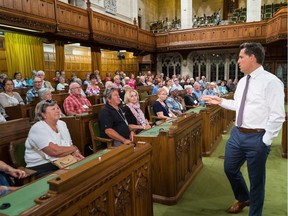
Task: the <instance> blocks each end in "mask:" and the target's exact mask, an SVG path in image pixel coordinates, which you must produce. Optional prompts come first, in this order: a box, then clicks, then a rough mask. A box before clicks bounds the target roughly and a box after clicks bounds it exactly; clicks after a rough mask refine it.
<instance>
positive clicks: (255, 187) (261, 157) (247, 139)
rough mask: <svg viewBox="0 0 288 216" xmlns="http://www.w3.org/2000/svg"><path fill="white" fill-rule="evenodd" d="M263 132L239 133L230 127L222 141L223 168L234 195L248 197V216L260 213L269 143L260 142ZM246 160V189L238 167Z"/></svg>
mask: <svg viewBox="0 0 288 216" xmlns="http://www.w3.org/2000/svg"><path fill="white" fill-rule="evenodd" d="M264 133H265V132H260V133H242V132H240V131H239V129H238V128H237V127H234V128H233V129H232V132H231V136H230V138H229V140H228V141H227V144H226V150H225V161H224V170H225V173H226V176H227V177H228V179H229V181H230V184H231V187H232V190H233V193H234V196H235V199H236V200H238V201H240V202H242V201H246V200H250V209H249V216H261V215H262V209H263V204H264V195H265V178H266V160H267V157H268V155H269V152H270V146H266V145H265V144H264V143H263V142H262V137H263V135H264ZM245 161H247V168H248V174H249V180H250V193H249V190H248V188H247V185H246V182H245V180H244V178H243V176H242V173H241V171H240V168H241V166H242V165H243V164H244V162H245Z"/></svg>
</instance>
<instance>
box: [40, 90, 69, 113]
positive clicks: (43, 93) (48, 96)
mask: <svg viewBox="0 0 288 216" xmlns="http://www.w3.org/2000/svg"><path fill="white" fill-rule="evenodd" d="M38 96H39V98H40V101H43V100H46V101H51V100H52V92H51V90H50V89H48V88H41V89H40V90H39V91H38ZM36 112H37V110H36V109H35V113H36ZM60 117H61V118H62V117H65V115H64V113H63V112H62V110H61V109H60Z"/></svg>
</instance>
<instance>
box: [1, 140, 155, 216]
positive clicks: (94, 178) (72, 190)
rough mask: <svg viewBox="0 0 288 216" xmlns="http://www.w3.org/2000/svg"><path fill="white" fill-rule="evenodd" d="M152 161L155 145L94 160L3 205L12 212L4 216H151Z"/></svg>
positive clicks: (27, 188)
mask: <svg viewBox="0 0 288 216" xmlns="http://www.w3.org/2000/svg"><path fill="white" fill-rule="evenodd" d="M99 156H100V157H101V158H99ZM150 160H151V146H150V145H149V144H142V145H137V147H136V148H135V149H134V145H122V146H120V147H117V148H113V149H111V150H110V151H107V150H106V151H105V152H104V153H102V154H101V155H99V154H94V155H91V156H90V157H88V158H86V159H84V161H80V162H78V163H79V164H78V163H76V164H75V165H72V166H71V169H70V170H68V171H66V172H63V171H62V173H61V171H60V172H59V171H57V172H56V173H55V174H52V175H50V176H47V177H44V178H42V179H40V180H38V181H36V182H34V183H32V184H30V185H27V186H25V187H23V188H21V189H19V190H17V191H15V192H13V193H10V194H8V195H7V196H5V197H2V198H1V199H0V203H10V204H11V207H10V208H8V209H6V210H0V214H1V215H37V216H42V215H44V216H48V215H111V216H114V215H115V216H119V215H127V216H130V215H131V216H136V215H137V216H151V215H153V210H152V196H151V162H150ZM47 183H48V184H47ZM45 198H46V199H45ZM34 200H36V201H35V202H34Z"/></svg>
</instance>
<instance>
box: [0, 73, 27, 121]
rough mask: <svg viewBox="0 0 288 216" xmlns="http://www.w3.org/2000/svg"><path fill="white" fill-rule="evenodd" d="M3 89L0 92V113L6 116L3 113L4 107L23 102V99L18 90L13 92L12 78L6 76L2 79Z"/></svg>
mask: <svg viewBox="0 0 288 216" xmlns="http://www.w3.org/2000/svg"><path fill="white" fill-rule="evenodd" d="M3 90H4V91H3V92H1V93H0V113H1V114H2V115H3V116H4V117H5V118H8V116H7V115H6V113H5V108H6V107H10V106H16V105H18V104H24V101H23V99H22V98H21V96H20V94H19V93H18V92H13V90H14V83H13V81H12V79H9V78H6V79H4V80H3Z"/></svg>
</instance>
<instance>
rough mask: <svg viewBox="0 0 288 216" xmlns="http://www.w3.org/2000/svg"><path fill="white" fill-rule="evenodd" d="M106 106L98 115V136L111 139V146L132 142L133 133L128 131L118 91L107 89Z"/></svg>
mask: <svg viewBox="0 0 288 216" xmlns="http://www.w3.org/2000/svg"><path fill="white" fill-rule="evenodd" d="M105 100H106V105H105V107H104V109H102V110H101V111H100V113H99V115H98V116H99V120H98V121H99V129H100V136H101V137H103V138H110V139H113V140H114V141H113V146H119V145H121V144H122V143H123V144H126V143H131V142H133V135H134V132H133V131H130V129H129V126H128V121H127V119H126V116H125V113H124V112H123V111H122V109H121V108H120V107H119V105H120V104H121V101H120V96H119V90H118V89H116V88H108V89H107V91H106V94H105Z"/></svg>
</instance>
